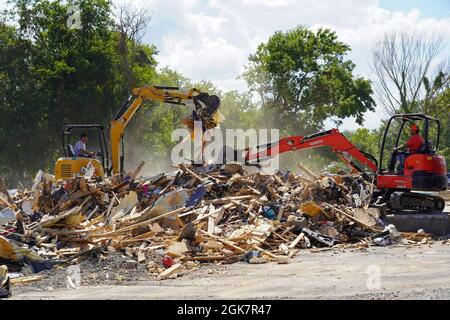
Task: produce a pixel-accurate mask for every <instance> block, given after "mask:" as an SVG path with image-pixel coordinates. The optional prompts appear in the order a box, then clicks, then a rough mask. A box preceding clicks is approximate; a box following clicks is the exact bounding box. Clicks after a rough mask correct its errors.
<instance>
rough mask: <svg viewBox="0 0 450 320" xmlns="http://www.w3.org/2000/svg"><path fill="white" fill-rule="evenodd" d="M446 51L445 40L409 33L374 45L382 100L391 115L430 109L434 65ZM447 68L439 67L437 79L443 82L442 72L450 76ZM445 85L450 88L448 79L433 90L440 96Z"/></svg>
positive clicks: (373, 60)
mask: <svg viewBox="0 0 450 320" xmlns="http://www.w3.org/2000/svg"><path fill="white" fill-rule="evenodd" d="M442 49H443V38H442V37H439V36H432V37H431V36H430V37H427V36H426V35H425V34H408V33H406V32H401V33H395V32H394V33H389V34H386V35H385V36H384V38H383V39H382V40H380V41H378V42H377V43H376V44H375V45H374V47H373V50H372V69H373V71H374V73H375V75H376V78H377V81H376V84H377V88H378V95H379V98H380V101H381V102H382V104H383V106H384V108H385V109H386V111H387V112H388V113H389V114H390V115H393V114H395V113H397V112H403V113H411V112H412V110H413V109H418V108H417V107H419V109H421V108H423V109H425V110H426V101H427V98H426V97H425V96H426V94H427V87H428V88H430V83H429V80H428V79H430V78H432V77H433V76H432V75H431V71H432V66H433V64H435V63H436V59H437V58H438V55H439V53H440V52H441V51H442ZM447 59H448V57H447ZM444 61H445V59H444ZM445 69H448V67H447V66H446V64H445V63H441V64H439V65H438V70H437V72H435V73H436V79H438V78H439V79H441V80H442V78H441V77H440V76H439V74H441V73H442V74H447V75H448V71H446V70H445ZM434 85H438V87H435V86H434ZM445 86H448V76H447V81H438V82H434V83H433V90H431V91H433V92H436V93H438V92H439V90H440V88H445ZM431 91H428V93H431ZM414 106H416V107H415V108H414Z"/></svg>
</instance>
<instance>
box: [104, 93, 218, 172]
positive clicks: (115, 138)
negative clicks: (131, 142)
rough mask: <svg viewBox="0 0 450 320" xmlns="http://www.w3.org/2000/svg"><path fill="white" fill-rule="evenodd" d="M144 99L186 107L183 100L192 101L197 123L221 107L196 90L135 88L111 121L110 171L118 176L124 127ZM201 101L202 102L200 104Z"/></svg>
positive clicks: (122, 161)
mask: <svg viewBox="0 0 450 320" xmlns="http://www.w3.org/2000/svg"><path fill="white" fill-rule="evenodd" d="M144 100H155V101H160V102H164V103H170V104H177V105H186V104H185V101H193V102H194V105H195V114H196V115H197V116H198V118H200V120H205V121H208V120H210V119H209V118H210V117H211V116H212V115H213V114H214V113H215V112H216V111H217V109H218V108H219V106H220V100H219V98H218V97H217V96H214V95H211V96H210V95H209V94H207V93H205V92H201V91H200V90H197V89H195V88H194V89H191V90H189V91H187V92H180V91H179V88H178V87H167V86H145V87H139V88H134V89H133V91H132V95H131V96H130V97H129V98H128V100H127V101H125V103H124V104H123V105H122V107H121V108H120V110H119V112H118V113H117V114H116V116H115V117H114V119H113V120H112V121H111V130H110V140H111V162H112V172H113V173H120V172H121V171H122V170H123V168H124V143H123V136H124V132H125V128H126V126H127V124H128V123H129V122H130V120H131V118H132V117H133V116H134V114H135V113H136V111H137V110H138V109H139V107H140V106H141V105H142V102H143V101H144ZM200 102H201V103H200Z"/></svg>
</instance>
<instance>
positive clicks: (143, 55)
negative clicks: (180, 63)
mask: <svg viewBox="0 0 450 320" xmlns="http://www.w3.org/2000/svg"><path fill="white" fill-rule="evenodd" d="M115 18H116V23H115V24H116V29H117V32H118V33H119V43H118V52H119V54H120V56H121V57H122V61H121V64H122V70H123V75H124V76H125V78H126V81H127V83H128V88H133V87H135V86H136V82H137V79H136V78H135V72H133V70H132V66H133V65H136V64H138V65H149V66H155V65H156V61H155V59H154V58H153V57H152V54H153V53H155V52H156V48H155V47H153V46H152V47H151V48H152V49H153V50H152V51H153V52H146V50H143V47H142V46H141V45H140V44H141V40H142V38H143V37H144V35H145V32H146V31H147V26H148V24H149V23H150V20H151V17H150V14H149V13H148V10H147V9H146V8H137V7H134V6H132V5H131V6H130V4H127V5H120V6H119V7H118V8H117V10H116V13H115Z"/></svg>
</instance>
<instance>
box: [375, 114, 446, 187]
mask: <svg viewBox="0 0 450 320" xmlns="http://www.w3.org/2000/svg"><path fill="white" fill-rule="evenodd" d="M412 124H416V125H417V126H419V128H420V134H421V136H422V137H423V138H424V140H425V143H424V144H423V145H422V146H420V148H419V149H418V150H417V151H416V152H412V153H410V152H406V153H405V157H404V163H403V164H402V166H401V167H402V169H401V170H400V172H397V174H395V175H394V174H391V173H387V172H386V171H385V170H386V168H384V167H383V161H384V160H386V155H388V153H390V152H392V151H393V150H391V146H392V145H393V146H394V147H395V148H397V147H398V146H399V145H402V144H403V143H404V142H406V140H405V139H406V138H407V137H408V135H409V133H408V127H409V126H410V125H412ZM393 129H394V130H393ZM393 131H394V132H395V131H397V134H396V135H394V136H393V135H392V132H393ZM394 137H395V140H393V139H394ZM439 138H440V122H439V120H438V119H435V118H433V117H430V116H427V115H424V114H420V113H416V114H397V115H394V116H392V117H391V118H390V119H389V121H388V123H387V126H386V129H385V130H384V134H383V139H382V142H381V147H380V158H379V161H378V165H379V174H380V175H379V176H378V179H377V181H378V187H379V188H390V189H410V190H423V191H440V190H445V189H446V187H447V183H448V182H447V178H446V163H445V158H444V157H443V156H440V155H438V154H437V153H436V152H437V148H438V147H439ZM388 146H389V147H388Z"/></svg>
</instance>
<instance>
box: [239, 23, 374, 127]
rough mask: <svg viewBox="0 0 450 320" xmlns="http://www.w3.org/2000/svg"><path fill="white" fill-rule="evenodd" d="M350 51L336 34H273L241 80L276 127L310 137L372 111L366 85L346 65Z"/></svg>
mask: <svg viewBox="0 0 450 320" xmlns="http://www.w3.org/2000/svg"><path fill="white" fill-rule="evenodd" d="M349 50H350V48H349V47H348V46H347V45H346V44H344V43H342V42H340V41H338V39H337V36H336V34H335V33H334V32H332V31H331V30H329V29H319V30H318V31H317V32H313V31H311V30H310V29H307V28H305V27H298V28H295V29H293V30H290V31H288V32H276V33H275V34H274V35H273V36H271V37H270V39H269V41H268V42H267V43H262V44H260V45H259V47H258V49H257V51H256V53H255V54H253V55H251V56H250V58H249V60H250V65H249V66H248V68H247V71H246V72H245V73H244V75H243V77H244V79H245V80H246V81H247V82H248V84H249V86H250V88H251V89H252V90H253V91H254V92H257V93H258V95H259V96H260V98H261V101H262V105H263V107H265V108H269V109H275V110H276V114H277V115H278V119H279V121H277V123H276V125H278V126H279V127H280V128H282V129H284V130H285V131H288V132H291V133H311V132H314V131H317V130H318V129H321V128H322V127H323V122H324V121H325V120H326V119H328V118H330V117H331V118H333V119H334V120H335V121H336V122H340V119H344V118H346V117H350V116H355V117H356V121H357V122H358V123H360V124H361V123H362V121H363V114H364V112H366V111H368V110H373V109H374V101H373V99H372V97H371V96H372V88H371V85H370V82H369V81H368V80H365V79H363V78H356V77H354V75H353V69H354V67H355V66H354V64H353V63H352V62H351V61H350V60H345V55H346V54H347V53H348V51H349Z"/></svg>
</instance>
